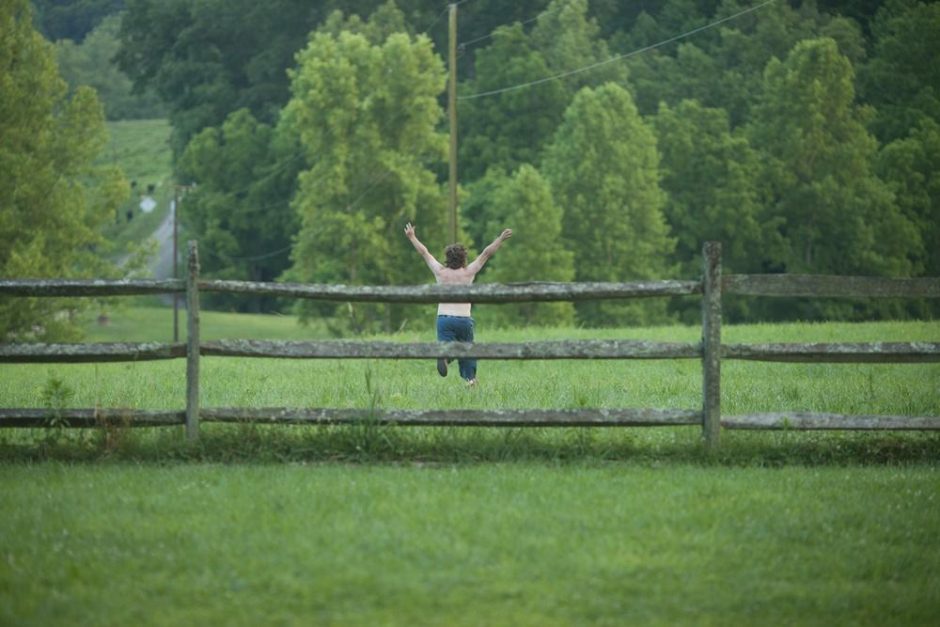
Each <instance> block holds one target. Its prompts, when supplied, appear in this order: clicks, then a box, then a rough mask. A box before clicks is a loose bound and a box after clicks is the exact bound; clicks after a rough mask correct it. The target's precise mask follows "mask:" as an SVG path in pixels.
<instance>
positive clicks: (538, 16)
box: [457, 2, 571, 48]
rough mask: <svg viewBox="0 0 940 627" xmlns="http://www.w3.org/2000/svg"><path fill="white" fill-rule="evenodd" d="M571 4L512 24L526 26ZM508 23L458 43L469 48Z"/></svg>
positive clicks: (461, 46)
mask: <svg viewBox="0 0 940 627" xmlns="http://www.w3.org/2000/svg"><path fill="white" fill-rule="evenodd" d="M569 4H571V2H568V3H566V4H563V5H561V6H559V7H556V8H554V9H551V10H545V11H542V12H541V13H539V14H538V15H536V16H535V17H530V18H529V19H527V20H525V21H522V22H519V21H518V20H517V21H515V22H511V24H519V25H520V26H525V25H527V24H531V23H532V22H535V21H536V20H538V19H539V18H540V17H542V16H543V15H551V14H552V13H556V12H558V11H561V10H562V9H564V8H566V7H567V6H568V5H569ZM508 25H509V24H501V25H499V26H497V27H496V28H494V29H493V30H492V31H490V34H488V35H483V36H482V37H477V38H476V39H471V40H470V41H462V42H458V44H457V45H458V46H459V47H460V48H468V47H470V46H472V45H474V44H476V43H479V42H481V41H484V40H486V39H489V38H490V37H492V36H493V34H494V33H495V32H496V29H497V28H501V27H503V26H508Z"/></svg>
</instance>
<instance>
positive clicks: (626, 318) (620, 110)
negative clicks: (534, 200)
mask: <svg viewBox="0 0 940 627" xmlns="http://www.w3.org/2000/svg"><path fill="white" fill-rule="evenodd" d="M542 172H543V173H544V174H545V176H546V178H547V179H548V180H549V181H550V183H551V186H552V190H553V192H554V196H555V202H557V203H558V204H560V205H561V207H562V210H563V212H564V218H563V220H562V225H563V241H564V242H565V245H566V248H567V249H568V250H571V251H573V252H574V255H575V278H576V279H577V280H578V281H616V282H620V281H629V280H634V279H652V278H656V279H660V278H668V277H671V275H672V274H673V271H674V269H673V268H671V267H670V264H669V261H668V260H669V257H670V255H671V254H672V252H673V249H674V246H675V241H674V240H673V239H671V238H670V237H669V235H668V227H667V225H666V221H665V218H664V216H663V208H664V206H665V203H666V196H665V194H664V193H663V190H662V188H661V187H660V184H659V179H660V171H659V154H658V152H657V150H656V137H655V135H654V134H653V131H652V130H651V129H650V128H649V127H648V126H647V124H646V123H645V122H644V121H643V119H642V118H641V117H640V115H639V113H638V112H637V109H636V106H635V105H634V103H633V99H632V98H631V96H630V94H629V92H627V91H626V90H625V89H623V88H622V87H619V86H618V85H614V84H607V85H604V86H602V87H598V88H597V89H590V88H585V89H583V90H581V91H580V92H579V93H578V95H577V96H575V99H574V101H573V102H572V103H571V106H570V107H569V108H568V110H567V111H566V112H565V120H564V122H562V124H561V126H560V127H559V129H558V132H557V133H556V135H555V138H554V140H553V141H552V143H551V144H550V145H549V147H548V149H547V151H546V154H545V158H544V165H543V167H542ZM577 311H578V317H579V319H580V320H581V321H582V322H584V323H586V324H590V325H625V324H643V323H647V322H650V321H653V320H658V319H661V318H662V316H663V315H664V311H665V304H664V303H662V302H658V301H651V302H648V303H639V302H629V303H618V302H612V301H603V302H590V303H579V304H578V305H577Z"/></svg>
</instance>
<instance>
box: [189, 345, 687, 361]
mask: <svg viewBox="0 0 940 627" xmlns="http://www.w3.org/2000/svg"><path fill="white" fill-rule="evenodd" d="M200 353H201V354H202V355H206V356H226V357H283V358H293V359H310V358H327V359H330V358H331V359H342V358H351V359H356V358H385V359H436V358H440V357H447V358H454V359H462V358H465V357H471V358H480V359H696V358H701V355H702V349H701V347H700V346H699V345H698V344H692V343H667V342H642V341H627V340H580V341H577V340H573V341H559V342H530V343H519V344H500V343H489V344H485V343H472V344H469V343H466V342H446V343H444V342H433V343H414V344H403V343H399V342H348V341H324V342H287V341H263V340H217V341H212V342H203V343H202V344H201V345H200Z"/></svg>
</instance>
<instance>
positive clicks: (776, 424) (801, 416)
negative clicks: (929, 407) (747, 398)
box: [721, 412, 940, 431]
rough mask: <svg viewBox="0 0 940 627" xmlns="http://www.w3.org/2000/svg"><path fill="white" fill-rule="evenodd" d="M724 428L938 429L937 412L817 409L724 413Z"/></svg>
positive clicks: (820, 429)
mask: <svg viewBox="0 0 940 627" xmlns="http://www.w3.org/2000/svg"><path fill="white" fill-rule="evenodd" d="M721 426H722V427H724V428H726V429H750V430H757V429H764V430H777V431H786V430H794V431H795V430H800V431H878V430H891V431H935V430H940V416H882V415H868V416H864V415H858V414H854V415H852V414H828V413H819V412H771V413H763V414H745V415H741V416H725V417H723V418H722V419H721Z"/></svg>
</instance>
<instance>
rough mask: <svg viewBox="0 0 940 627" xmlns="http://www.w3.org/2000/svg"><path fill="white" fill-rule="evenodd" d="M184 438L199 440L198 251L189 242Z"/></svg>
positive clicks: (193, 242)
mask: <svg viewBox="0 0 940 627" xmlns="http://www.w3.org/2000/svg"><path fill="white" fill-rule="evenodd" d="M186 319H187V325H186V437H187V439H189V440H190V441H195V440H197V439H198V438H199V250H198V248H197V245H196V242H195V241H193V240H190V242H189V273H188V274H187V277H186Z"/></svg>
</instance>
